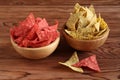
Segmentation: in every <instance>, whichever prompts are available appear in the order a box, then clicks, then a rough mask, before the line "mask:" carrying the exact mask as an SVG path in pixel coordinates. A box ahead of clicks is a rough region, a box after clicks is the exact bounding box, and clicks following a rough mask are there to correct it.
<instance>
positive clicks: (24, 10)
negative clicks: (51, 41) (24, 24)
mask: <svg viewBox="0 0 120 80" xmlns="http://www.w3.org/2000/svg"><path fill="white" fill-rule="evenodd" d="M76 2H79V3H80V4H81V5H83V6H88V5H90V4H93V5H94V6H95V9H96V12H97V13H99V12H100V13H101V14H102V17H103V18H104V19H105V21H106V22H107V23H108V25H109V27H110V35H109V38H108V39H107V41H106V42H105V44H104V45H103V46H101V47H100V48H98V49H96V50H93V51H90V52H81V51H78V53H79V58H80V59H82V58H84V57H87V56H89V55H92V54H96V55H97V60H98V63H99V65H100V68H101V73H96V72H91V71H85V73H83V74H81V73H77V72H74V71H72V70H70V69H68V68H66V67H64V66H61V65H59V64H58V62H59V61H65V60H67V59H68V58H69V57H70V56H71V54H72V53H73V52H74V51H75V50H74V49H72V48H71V47H69V46H68V45H67V43H66V42H65V40H64V38H63V36H62V35H61V41H60V44H59V47H58V48H57V49H56V51H55V52H54V53H53V54H52V55H50V56H49V57H47V58H45V59H40V60H29V59H25V58H23V57H22V56H20V55H19V54H18V53H17V52H16V51H15V50H14V49H13V47H12V45H11V43H10V39H9V29H10V27H13V25H15V24H16V23H17V22H19V21H21V20H23V19H24V18H25V17H26V16H27V15H28V14H29V13H30V12H33V13H34V15H35V16H39V17H45V18H46V19H47V20H48V21H49V23H52V22H54V20H55V19H57V20H58V21H59V30H60V31H61V27H62V26H63V25H64V23H65V22H66V20H67V19H68V17H69V13H70V12H71V11H72V9H73V6H74V4H75V3H76ZM4 79H5V80H10V79H13V80H32V79H33V80H34V79H41V80H120V0H0V80H4Z"/></svg>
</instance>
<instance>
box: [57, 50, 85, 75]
mask: <svg viewBox="0 0 120 80" xmlns="http://www.w3.org/2000/svg"><path fill="white" fill-rule="evenodd" d="M77 62H79V58H78V56H77V52H74V53H73V55H72V56H71V58H70V59H69V60H67V61H66V62H64V63H63V62H59V63H60V64H62V65H64V66H67V67H69V68H70V69H72V70H73V71H76V72H81V73H83V69H82V68H77V67H74V66H72V65H73V64H75V63H77Z"/></svg>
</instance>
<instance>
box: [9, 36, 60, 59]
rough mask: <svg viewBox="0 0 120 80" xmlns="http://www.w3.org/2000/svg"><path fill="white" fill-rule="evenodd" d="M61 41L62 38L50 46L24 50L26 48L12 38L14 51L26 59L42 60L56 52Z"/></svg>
mask: <svg viewBox="0 0 120 80" xmlns="http://www.w3.org/2000/svg"><path fill="white" fill-rule="evenodd" d="M59 41H60V36H59V37H58V38H57V39H56V40H55V41H54V42H52V43H51V44H49V45H48V46H44V47H40V48H24V47H20V46H18V45H17V44H16V43H15V42H14V41H13V39H12V38H11V43H12V45H13V47H14V49H15V50H16V51H17V52H18V53H19V54H20V55H22V56H24V57H25V58H29V59H41V58H45V57H47V56H49V55H50V54H52V53H53V52H54V51H55V49H56V48H57V46H58V44H59Z"/></svg>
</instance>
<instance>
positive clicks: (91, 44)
mask: <svg viewBox="0 0 120 80" xmlns="http://www.w3.org/2000/svg"><path fill="white" fill-rule="evenodd" d="M65 28H66V26H64V27H63V28H62V33H63V36H64V37H65V39H66V41H67V43H68V45H69V46H71V47H72V48H74V49H76V50H80V51H91V50H94V49H97V48H98V47H100V46H102V45H103V44H104V43H105V41H106V39H107V37H108V35H109V31H110V30H109V29H107V30H106V31H105V32H104V33H103V34H102V35H101V36H99V37H98V38H96V39H92V40H80V39H74V38H72V37H71V36H69V35H68V34H67V33H66V32H65Z"/></svg>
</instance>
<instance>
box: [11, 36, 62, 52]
mask: <svg viewBox="0 0 120 80" xmlns="http://www.w3.org/2000/svg"><path fill="white" fill-rule="evenodd" d="M10 40H11V43H12V45H14V46H15V47H17V48H19V49H24V50H38V49H45V48H48V47H49V46H52V45H53V44H54V43H55V42H57V41H58V42H59V40H60V35H59V36H58V37H57V38H56V39H55V40H54V41H53V42H52V43H50V44H49V45H46V46H43V47H37V48H27V47H20V46H18V45H17V44H16V43H15V42H14V41H13V38H12V37H11V36H10Z"/></svg>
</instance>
